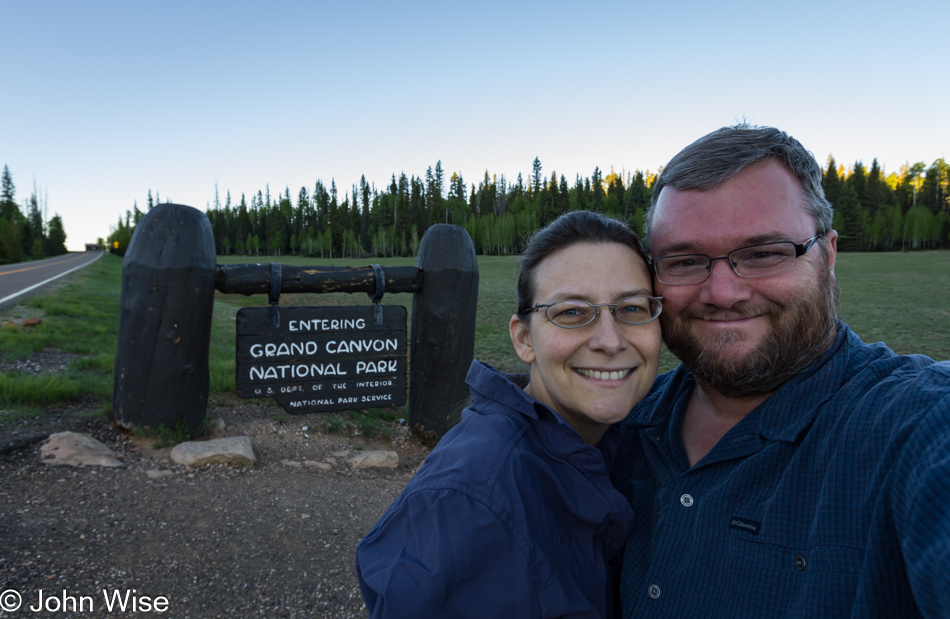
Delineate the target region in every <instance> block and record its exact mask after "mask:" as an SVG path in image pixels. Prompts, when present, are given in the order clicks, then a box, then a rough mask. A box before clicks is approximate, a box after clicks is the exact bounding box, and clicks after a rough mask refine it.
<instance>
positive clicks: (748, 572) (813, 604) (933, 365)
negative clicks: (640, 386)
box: [612, 323, 950, 619]
mask: <svg viewBox="0 0 950 619" xmlns="http://www.w3.org/2000/svg"><path fill="white" fill-rule="evenodd" d="M692 387H693V379H692V376H691V375H690V374H689V372H687V371H686V370H685V369H684V368H683V367H680V368H678V369H676V370H674V371H672V372H668V373H666V374H664V375H662V376H661V377H659V378H658V379H657V384H656V385H655V386H654V389H653V391H651V393H650V395H648V396H647V398H646V399H645V400H644V401H643V402H642V403H641V404H640V405H639V406H638V407H637V409H636V410H635V411H634V413H633V414H632V415H631V416H630V417H629V418H628V419H627V421H626V422H624V426H623V435H622V439H621V443H622V444H621V449H620V452H619V453H618V455H617V459H616V461H615V465H614V467H613V470H612V478H613V482H614V485H615V486H616V487H617V488H618V489H619V490H620V491H621V492H623V493H624V495H625V496H626V497H627V498H628V499H629V500H630V503H631V505H632V506H633V510H634V513H635V521H636V524H635V529H634V533H633V536H632V537H631V539H630V541H629V542H628V544H627V548H626V553H625V558H624V565H623V579H622V585H621V594H622V605H623V613H624V617H674V618H683V617H703V618H706V617H710V618H711V617H730V618H732V617H750V618H752V617H754V618H756V619H761V618H764V617H769V618H770V617H796V618H797V617H822V618H823V617H828V618H831V617H834V618H836V619H837V618H840V617H860V618H862V619H864V618H872V617H900V618H905V617H921V616H923V617H950V362H941V363H937V362H934V361H933V360H931V359H929V358H927V357H923V356H919V355H913V356H898V355H896V354H894V353H893V352H892V351H890V350H889V349H888V348H886V347H885V346H884V345H883V344H872V345H867V344H864V343H863V342H861V340H860V339H859V338H858V336H857V335H855V334H854V333H853V332H852V331H851V330H850V329H848V327H847V326H845V325H844V324H843V323H842V324H840V331H839V334H838V338H837V341H836V342H835V344H834V346H832V348H831V349H830V350H829V351H828V352H827V353H826V354H825V355H824V356H823V357H822V358H821V359H820V360H819V361H817V362H816V363H815V364H814V365H813V366H812V367H810V368H809V369H808V370H807V371H806V372H804V373H802V374H801V375H799V376H797V377H796V378H794V379H792V380H791V381H789V382H788V383H786V384H785V385H783V386H782V387H781V388H780V389H779V390H778V391H777V392H776V393H775V394H773V395H772V396H771V397H770V398H769V399H768V400H766V401H765V402H764V403H763V404H762V405H760V406H759V407H758V408H756V409H755V410H754V411H753V412H751V413H750V414H749V415H748V416H746V417H745V418H744V419H743V420H742V421H740V422H739V423H738V424H736V426H735V427H733V428H732V429H731V430H730V431H729V432H728V433H727V434H726V435H725V436H724V437H723V438H722V439H721V440H720V441H719V443H718V444H717V445H716V446H715V447H714V448H713V449H712V450H711V451H710V452H709V453H708V454H706V456H705V457H704V458H703V459H702V460H700V461H699V462H698V463H696V465H695V466H693V467H692V468H690V466H689V463H688V461H687V457H686V452H685V450H684V448H683V445H682V442H681V440H680V435H679V429H680V424H681V420H682V417H683V414H684V411H685V408H686V404H687V402H688V401H689V396H690V393H691V391H692Z"/></svg>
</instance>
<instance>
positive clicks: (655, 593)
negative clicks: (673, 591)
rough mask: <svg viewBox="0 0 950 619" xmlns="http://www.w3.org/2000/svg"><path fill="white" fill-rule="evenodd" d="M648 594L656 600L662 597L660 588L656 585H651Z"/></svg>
mask: <svg viewBox="0 0 950 619" xmlns="http://www.w3.org/2000/svg"><path fill="white" fill-rule="evenodd" d="M647 593H649V594H650V597H651V598H653V599H654V600H655V599H656V598H658V597H660V588H659V587H658V586H656V585H650V588H649V589H647Z"/></svg>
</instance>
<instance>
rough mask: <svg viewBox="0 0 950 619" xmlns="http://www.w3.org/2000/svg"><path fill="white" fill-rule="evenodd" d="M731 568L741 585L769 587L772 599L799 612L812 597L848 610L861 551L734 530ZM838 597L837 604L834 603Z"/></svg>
mask: <svg viewBox="0 0 950 619" xmlns="http://www.w3.org/2000/svg"><path fill="white" fill-rule="evenodd" d="M730 555H731V556H730V557H729V559H728V562H729V563H730V564H731V565H730V566H728V568H729V569H732V570H737V571H738V572H739V573H740V574H741V575H740V576H739V577H738V578H737V579H736V582H735V584H736V586H737V587H739V589H738V590H742V588H743V587H749V588H755V589H758V590H760V591H761V588H767V589H768V590H771V591H772V592H774V595H775V596H776V599H774V600H771V601H772V602H774V603H775V604H779V605H781V606H780V607H782V608H788V609H789V612H790V613H791V614H789V615H788V616H789V617H791V616H798V615H795V614H794V612H797V611H795V610H794V609H796V608H797V609H798V610H799V611H803V609H805V608H808V607H809V605H810V604H814V603H815V601H816V600H822V605H823V606H826V605H828V604H832V605H834V604H837V603H841V604H843V606H842V608H840V609H838V611H840V612H841V614H842V616H843V615H845V614H847V612H848V608H847V601H848V600H851V599H853V597H854V593H855V591H856V590H857V587H858V581H859V579H860V572H861V565H862V563H863V551H862V550H861V549H858V548H851V547H847V546H827V545H824V546H812V547H810V548H809V547H807V545H802V546H797V545H794V544H784V543H774V542H772V541H766V540H760V539H756V538H755V536H754V535H750V534H748V533H745V532H738V533H737V534H736V535H735V537H734V538H733V541H732V544H731V546H730ZM835 600H837V602H836V601H835Z"/></svg>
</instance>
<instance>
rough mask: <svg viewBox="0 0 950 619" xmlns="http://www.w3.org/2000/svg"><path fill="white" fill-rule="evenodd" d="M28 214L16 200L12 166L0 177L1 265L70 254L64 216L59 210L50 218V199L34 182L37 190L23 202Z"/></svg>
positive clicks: (4, 170)
mask: <svg viewBox="0 0 950 619" xmlns="http://www.w3.org/2000/svg"><path fill="white" fill-rule="evenodd" d="M23 206H24V208H25V210H26V213H25V214H24V213H23V212H22V211H21V210H20V206H19V205H18V204H17V203H16V185H14V183H13V175H12V174H10V168H9V167H7V166H6V165H4V166H3V175H2V177H0V264H10V263H14V262H21V261H23V260H25V259H27V258H31V259H33V260H40V259H42V258H46V257H49V256H58V255H60V254H65V253H67V251H68V250H67V249H66V231H65V229H64V228H63V219H62V218H61V217H60V216H59V213H55V214H54V215H53V217H52V218H50V219H49V220H47V219H46V198H45V196H43V195H42V194H40V192H39V191H38V190H37V188H36V182H35V181H34V183H33V193H32V195H30V197H29V198H28V199H26V200H24V201H23Z"/></svg>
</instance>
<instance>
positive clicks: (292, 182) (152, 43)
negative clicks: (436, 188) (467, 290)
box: [0, 0, 950, 249]
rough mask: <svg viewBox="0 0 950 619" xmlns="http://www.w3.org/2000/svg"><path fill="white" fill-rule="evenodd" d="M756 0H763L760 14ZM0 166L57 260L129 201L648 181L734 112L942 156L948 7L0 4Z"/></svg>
mask: <svg viewBox="0 0 950 619" xmlns="http://www.w3.org/2000/svg"><path fill="white" fill-rule="evenodd" d="M773 4H774V6H772V5H773ZM0 23H2V24H3V25H2V27H0V59H2V60H0V76H2V80H3V90H2V94H0V165H3V164H6V165H8V166H9V168H10V172H11V173H12V175H13V181H14V183H15V184H16V189H17V195H16V198H17V201H18V202H20V203H21V204H22V202H23V200H24V199H25V198H28V197H29V196H30V194H31V193H32V191H33V183H34V179H35V182H36V185H37V187H38V188H39V190H40V193H41V195H45V196H46V199H47V205H48V211H49V215H50V216H52V214H53V213H54V212H58V213H59V214H60V215H62V217H63V221H64V223H65V227H66V233H67V235H68V239H67V245H68V246H69V247H70V248H71V249H78V248H81V247H82V245H83V243H85V242H93V241H95V240H96V238H97V237H103V238H104V237H106V236H107V235H108V234H109V229H110V226H114V225H115V222H116V221H117V219H118V218H119V216H120V215H122V214H124V213H125V211H126V209H131V208H132V205H133V203H134V201H136V200H137V201H138V205H139V208H141V209H143V210H144V209H145V203H146V197H147V195H148V191H149V189H151V190H152V193H153V195H155V193H156V192H158V194H159V195H160V196H161V198H162V200H163V201H164V200H165V199H166V198H170V199H172V200H174V201H175V202H179V203H183V204H190V205H192V206H195V207H198V208H200V209H202V210H204V209H205V208H206V206H207V205H208V203H213V201H214V190H215V183H217V185H218V188H219V191H220V195H221V200H222V202H223V201H224V196H225V192H226V191H228V190H230V192H231V195H232V197H233V198H234V199H235V200H238V199H240V194H241V193H242V192H244V193H246V194H247V195H248V198H250V195H251V194H253V193H256V192H257V191H258V190H264V188H265V186H266V185H267V184H270V189H271V192H272V194H274V195H276V194H277V193H278V192H283V190H284V188H285V187H289V188H290V191H291V194H292V195H296V193H297V192H298V191H299V189H300V187H301V186H306V187H307V188H308V191H312V190H313V186H314V184H315V182H316V181H317V179H321V180H323V182H324V183H325V184H327V185H329V184H330V180H331V179H335V180H336V183H337V186H338V188H339V189H340V191H341V193H342V192H344V191H348V190H349V189H350V187H351V186H352V185H353V184H357V183H359V180H360V176H361V175H364V174H365V175H366V179H367V181H368V182H370V183H375V185H376V187H377V188H380V189H381V188H383V187H385V186H387V185H388V182H389V179H390V177H391V175H392V174H393V173H396V174H397V176H398V174H399V173H400V172H405V173H406V175H407V176H409V175H412V174H415V175H417V176H422V175H424V174H425V171H426V168H428V167H429V166H434V165H435V163H436V161H438V160H441V161H442V166H443V168H444V169H445V171H446V176H449V175H451V173H452V172H460V173H461V174H462V176H463V178H464V180H465V182H466V184H467V185H469V186H470V185H471V184H472V183H473V182H475V183H477V182H478V181H479V180H480V179H481V178H482V177H483V175H484V173H485V170H486V169H487V170H488V171H489V172H490V173H492V174H505V175H506V177H507V178H508V179H509V180H512V181H513V180H514V179H515V177H516V176H517V174H518V173H519V172H521V173H523V175H524V176H525V177H527V176H528V175H529V173H530V172H531V162H532V161H533V159H534V158H535V156H537V157H539V158H540V160H541V163H542V166H543V173H544V175H545V176H546V177H550V174H551V172H552V171H557V173H558V174H559V175H560V174H564V175H565V176H566V177H567V179H568V180H569V182H572V181H573V180H574V178H575V176H576V175H577V174H581V175H582V176H584V177H587V176H590V174H591V172H593V170H594V167H595V166H599V167H600V168H601V170H603V171H604V172H608V171H609V170H610V169H611V167H613V168H614V170H616V171H618V172H620V171H621V170H627V171H630V170H637V169H640V170H648V169H649V170H654V171H655V170H656V169H657V168H658V167H659V166H662V165H664V164H665V163H666V162H667V160H669V158H670V157H672V156H673V155H674V154H675V153H676V152H677V151H678V150H679V149H680V148H682V147H683V146H685V145H686V144H688V143H689V142H691V141H693V140H694V139H695V138H697V137H699V136H701V135H703V134H705V133H707V132H709V131H711V130H713V129H716V128H718V127H720V126H723V125H727V124H732V123H734V122H735V121H736V120H739V119H743V118H744V119H745V120H747V121H750V122H754V123H756V124H762V125H773V126H777V127H779V128H781V129H783V130H785V131H787V132H788V133H790V134H791V135H793V136H795V137H797V138H798V139H799V140H801V141H802V143H804V144H805V146H806V147H807V148H809V149H810V150H811V151H812V152H813V153H814V154H815V156H816V157H817V158H818V160H819V161H820V162H821V163H822V164H824V163H825V161H826V160H827V158H828V156H829V154H831V155H834V157H835V159H836V160H837V161H838V162H840V163H844V164H846V165H851V164H853V163H854V162H855V161H856V160H859V159H860V160H863V161H864V162H865V163H866V164H870V162H871V160H872V159H874V158H875V157H877V158H878V160H879V161H880V162H881V164H882V165H884V166H885V167H886V169H887V170H888V171H893V170H897V169H898V168H899V167H900V166H901V165H902V164H904V163H913V162H916V161H923V162H925V163H926V164H927V165H930V163H932V162H933V161H934V160H935V159H937V158H938V157H944V156H946V155H947V150H948V147H950V114H947V109H948V105H950V97H948V94H950V93H948V89H950V79H948V77H950V76H948V69H947V67H948V62H947V60H948V58H947V56H948V46H947V43H946V41H947V40H948V26H950V3H948V2H946V1H944V0H930V1H917V0H910V1H907V2H902V3H896V2H893V3H892V2H887V3H884V2H873V1H872V2H835V1H833V0H832V1H828V0H824V1H821V2H819V1H814V0H802V1H799V2H783V3H765V2H761V1H746V2H743V1H730V2H698V1H695V2H694V1H689V0H687V1H679V2H652V3H642V2H619V1H618V2H596V1H595V2H590V3H580V2H560V1H553V2H518V1H517V0H510V1H507V2H497V1H495V0H479V1H478V2H465V3H457V2H445V1H442V2H435V1H433V2H424V1H412V2H397V1H389V2H386V1H359V0H349V1H340V0H336V1H334V2H279V1H277V2H268V3H264V2H242V1H227V2H200V1H196V0H191V1H188V2H180V1H167V0H165V1H162V2H148V3H146V2H129V1H128V0H124V1H115V2H111V1H110V2H106V1H95V0H90V1H85V2H79V1H72V0H70V1H46V0H2V1H0Z"/></svg>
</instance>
